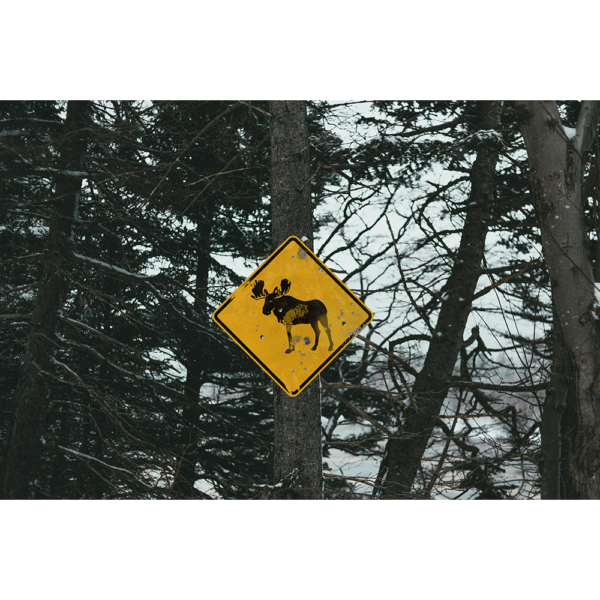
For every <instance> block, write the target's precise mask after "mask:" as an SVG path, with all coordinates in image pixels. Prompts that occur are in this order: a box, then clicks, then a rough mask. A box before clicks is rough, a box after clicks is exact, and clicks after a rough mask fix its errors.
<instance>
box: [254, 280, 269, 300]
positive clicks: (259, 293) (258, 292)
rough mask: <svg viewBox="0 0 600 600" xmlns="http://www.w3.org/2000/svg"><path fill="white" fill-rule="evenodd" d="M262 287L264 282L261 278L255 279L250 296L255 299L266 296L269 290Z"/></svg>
mask: <svg viewBox="0 0 600 600" xmlns="http://www.w3.org/2000/svg"><path fill="white" fill-rule="evenodd" d="M264 288H265V282H264V281H263V280H262V279H259V280H258V281H256V282H255V283H254V285H253V286H252V297H253V298H254V299H255V300H260V298H265V297H266V296H268V295H269V292H267V290H265V289H264Z"/></svg>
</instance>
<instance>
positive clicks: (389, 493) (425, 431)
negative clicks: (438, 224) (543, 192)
mask: <svg viewBox="0 0 600 600" xmlns="http://www.w3.org/2000/svg"><path fill="white" fill-rule="evenodd" d="M480 111H481V118H480V123H479V129H480V130H491V129H496V128H497V127H498V124H499V110H498V104H497V103H492V102H485V103H481V104H480ZM497 161H498V150H497V149H494V148H488V147H486V148H482V149H481V150H479V151H478V153H477V158H476V160H475V162H474V164H473V167H472V169H471V193H470V196H469V200H468V202H467V211H466V216H465V223H464V226H463V230H462V236H461V241H460V246H459V249H458V252H457V253H456V255H455V260H454V265H453V267H452V271H451V273H450V277H449V278H448V282H447V284H446V287H445V292H446V294H447V298H446V300H444V301H443V303H442V305H441V309H440V313H439V316H438V320H437V324H436V326H435V333H436V335H434V336H433V337H432V339H431V343H430V345H429V349H428V352H427V356H426V357H425V362H424V364H423V369H422V370H421V372H420V373H419V374H418V375H417V377H416V378H415V382H414V385H413V389H412V396H413V397H414V399H415V400H416V404H417V407H414V406H409V407H407V408H406V409H405V412H404V422H403V423H402V424H401V426H400V428H399V429H400V430H399V431H398V434H397V435H396V436H394V437H390V439H389V440H388V444H387V447H386V451H385V454H384V460H383V461H382V465H381V468H380V472H379V476H378V482H379V484H380V486H381V490H382V493H381V496H382V497H383V498H385V499H393V498H411V488H412V486H413V483H414V480H415V477H416V475H417V473H418V470H419V467H420V465H421V459H422V457H423V453H424V452H425V449H426V447H427V442H428V440H429V438H430V437H431V434H432V432H433V429H434V427H435V422H436V419H435V418H434V417H435V415H438V414H440V410H441V408H442V405H443V403H444V401H445V399H446V396H447V394H448V390H449V381H450V379H451V377H452V372H453V370H454V366H455V364H456V359H457V357H458V354H459V351H460V349H461V346H462V344H463V333H464V329H465V326H466V324H467V319H468V317H469V314H470V312H471V299H472V298H473V294H474V293H475V288H476V286H477V281H478V280H479V276H480V275H481V261H482V259H483V255H484V250H485V238H486V235H487V232H488V223H489V220H490V215H491V214H493V210H494V208H493V207H494V176H495V171H496V163H497Z"/></svg>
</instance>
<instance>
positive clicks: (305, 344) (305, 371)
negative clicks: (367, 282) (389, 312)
mask: <svg viewBox="0 0 600 600" xmlns="http://www.w3.org/2000/svg"><path fill="white" fill-rule="evenodd" d="M213 319H214V321H215V322H216V323H217V325H219V327H221V328H222V329H223V330H225V332H226V333H227V334H229V336H230V337H232V338H233V340H235V342H236V343H237V344H238V345H239V346H240V347H241V348H242V349H243V350H244V351H245V352H246V353H247V354H248V355H249V356H250V357H251V358H252V359H253V360H254V361H255V362H256V363H257V364H258V365H259V366H260V367H261V368H262V369H263V370H264V371H265V372H266V373H267V374H268V375H269V376H270V377H271V378H272V379H273V381H275V383H277V384H278V385H279V386H280V387H281V388H282V389H283V390H284V391H285V392H286V393H287V394H289V395H290V396H296V395H298V394H299V393H300V392H301V391H302V390H303V389H304V388H305V387H306V386H307V385H308V384H309V383H310V382H311V381H312V380H313V379H314V378H315V377H316V376H317V375H318V374H319V373H320V372H321V371H322V370H323V369H324V368H325V367H326V366H327V365H328V364H329V363H330V362H331V361H332V360H333V359H334V358H335V357H336V356H338V354H339V353H340V352H341V351H342V350H343V349H344V348H345V347H346V346H347V345H348V344H349V343H350V342H351V341H352V338H353V337H354V336H355V335H357V334H358V333H359V332H360V331H361V330H362V329H363V328H364V327H365V326H366V325H367V324H368V323H370V322H371V320H372V319H373V313H372V312H371V311H370V310H369V309H368V308H367V306H366V305H365V304H364V303H363V302H361V301H360V300H359V299H358V298H357V297H356V296H355V295H354V294H353V293H352V292H351V291H350V290H349V289H348V288H347V287H346V286H345V285H344V284H343V283H342V282H341V281H340V280H339V279H338V278H337V277H336V276H335V275H334V274H333V273H332V272H331V271H330V270H329V269H328V268H327V267H326V266H325V265H324V264H323V263H322V262H321V261H320V260H319V259H318V258H317V257H316V256H315V255H314V254H313V252H312V251H311V250H310V249H309V248H308V247H307V246H306V245H305V244H304V243H302V241H300V240H299V239H298V238H297V237H294V236H292V237H289V238H288V239H287V240H285V242H283V244H281V246H279V248H277V250H275V252H273V254H271V256H269V258H267V260H265V262H264V263H262V265H260V267H258V269H256V271H254V273H252V275H250V277H248V279H246V281H244V283H242V285H240V287H239V288H238V289H237V290H236V291H235V292H233V294H231V296H229V298H227V300H225V302H223V304H221V306H220V307H219V308H218V309H217V310H216V311H215V312H214V313H213Z"/></svg>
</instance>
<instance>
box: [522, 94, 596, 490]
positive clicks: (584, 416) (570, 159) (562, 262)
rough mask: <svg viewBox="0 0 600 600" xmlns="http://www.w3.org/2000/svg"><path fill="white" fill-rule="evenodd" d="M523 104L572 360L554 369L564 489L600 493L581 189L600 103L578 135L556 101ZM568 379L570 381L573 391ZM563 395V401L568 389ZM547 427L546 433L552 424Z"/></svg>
mask: <svg viewBox="0 0 600 600" xmlns="http://www.w3.org/2000/svg"><path fill="white" fill-rule="evenodd" d="M516 106H517V108H518V109H519V110H520V129H521V133H522V134H523V138H524V140H525V146H526V148H527V154H528V158H529V171H530V173H529V178H530V186H531V192H532V196H533V202H534V206H535V210H536V214H537V218H538V223H539V227H540V232H541V239H542V251H543V254H544V259H545V261H546V265H547V268H548V272H549V274H550V281H551V285H552V294H553V298H554V302H555V306H556V315H557V318H558V322H557V325H558V327H559V328H560V332H561V333H560V335H562V339H563V343H564V352H565V355H566V356H565V358H564V360H563V359H562V358H561V356H560V355H556V356H555V362H556V363H557V366H556V367H555V369H554V370H553V385H554V386H555V387H556V389H554V395H555V399H554V401H555V402H556V399H557V396H556V394H557V390H560V394H561V396H563V397H564V405H565V408H566V409H567V414H565V415H564V416H563V417H562V418H561V423H560V426H561V435H560V440H561V442H562V443H565V442H569V441H570V440H572V445H571V447H570V449H569V451H568V458H567V460H566V462H567V464H566V473H565V482H564V483H565V485H562V484H561V485H560V488H561V490H563V492H564V494H565V496H563V495H562V493H561V497H568V498H600V357H599V356H598V352H597V345H598V343H600V330H599V328H598V325H597V319H598V316H597V315H596V311H595V306H594V305H595V285H594V277H593V273H592V264H591V261H590V258H589V239H588V236H587V231H586V222H585V215H584V206H583V199H582V194H581V184H582V172H583V168H582V167H583V157H584V156H585V154H586V153H587V151H588V150H589V148H590V147H591V144H592V141H593V139H594V138H595V136H596V127H597V123H598V115H599V108H600V103H599V102H584V103H583V104H582V107H581V111H580V114H579V118H578V121H577V127H576V134H575V136H574V137H572V138H571V139H569V137H568V135H567V133H566V131H565V130H564V128H563V126H562V123H561V122H560V116H559V114H558V109H557V106H556V103H555V102H518V103H516ZM599 288H600V286H599ZM560 353H561V354H562V350H561V352H560ZM563 362H564V366H563V365H562V364H561V363H563ZM565 374H566V375H565ZM561 378H562V379H563V381H561ZM563 387H567V388H568V389H567V390H566V393H565V390H563V389H562V388H563ZM559 400H560V402H563V399H562V397H561V398H560V399H559ZM569 407H572V409H571V410H569ZM545 419H546V420H548V417H547V416H546V417H545ZM542 429H543V434H544V435H546V434H547V432H548V429H547V428H542ZM555 429H556V428H554V429H553V430H552V431H554V433H552V435H555ZM551 441H552V440H549V439H548V438H547V436H546V439H544V440H543V441H542V446H543V448H546V449H548V448H550V446H549V444H550V442H551ZM554 454H556V452H554ZM551 487H552V492H550V491H548V495H546V494H545V497H555V495H556V487H557V486H556V482H554V484H553V485H552V486H551ZM550 494H552V496H550Z"/></svg>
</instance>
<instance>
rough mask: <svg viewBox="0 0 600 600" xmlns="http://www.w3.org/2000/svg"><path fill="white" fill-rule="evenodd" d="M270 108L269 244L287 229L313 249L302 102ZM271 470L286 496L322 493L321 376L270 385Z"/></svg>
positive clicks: (314, 496) (309, 496) (307, 496)
mask: <svg viewBox="0 0 600 600" xmlns="http://www.w3.org/2000/svg"><path fill="white" fill-rule="evenodd" d="M269 112H270V113H271V212H272V228H273V229H272V237H273V245H274V247H277V246H279V245H280V244H281V243H282V242H283V241H284V240H285V239H287V238H288V237H289V236H291V235H295V236H298V237H299V238H303V237H305V238H306V239H305V243H306V244H307V245H308V246H309V247H310V248H311V249H313V220H312V205H311V197H310V164H309V148H308V145H309V142H308V124H307V118H306V102H303V101H289V102H288V101H273V102H270V103H269ZM273 394H274V405H275V444H274V464H273V475H274V479H275V483H280V482H282V483H283V486H282V492H281V494H280V495H279V496H278V497H280V498H285V499H294V498H299V499H320V498H322V497H323V492H322V489H323V488H322V482H323V450H322V445H321V397H320V380H319V378H317V379H315V380H314V381H313V382H312V383H311V384H309V385H308V387H307V388H306V389H305V390H304V391H303V392H301V393H300V394H299V395H298V396H295V397H292V396H288V395H287V394H286V393H285V392H284V391H283V390H281V389H280V388H279V386H276V385H274V386H273Z"/></svg>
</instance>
